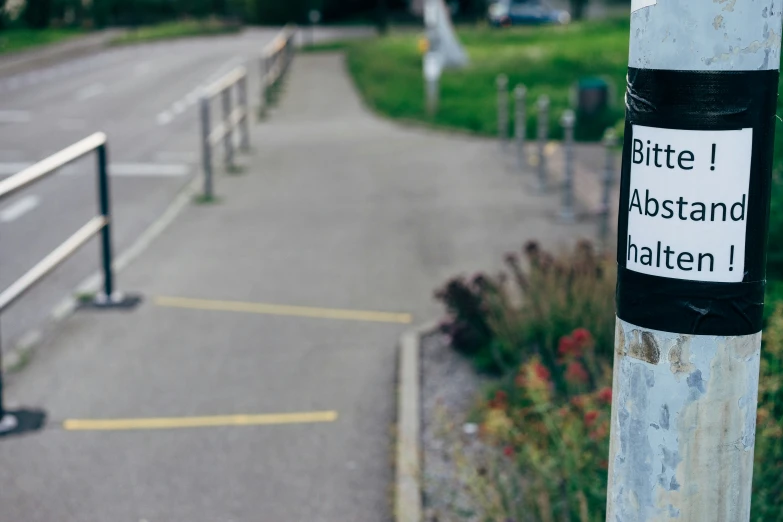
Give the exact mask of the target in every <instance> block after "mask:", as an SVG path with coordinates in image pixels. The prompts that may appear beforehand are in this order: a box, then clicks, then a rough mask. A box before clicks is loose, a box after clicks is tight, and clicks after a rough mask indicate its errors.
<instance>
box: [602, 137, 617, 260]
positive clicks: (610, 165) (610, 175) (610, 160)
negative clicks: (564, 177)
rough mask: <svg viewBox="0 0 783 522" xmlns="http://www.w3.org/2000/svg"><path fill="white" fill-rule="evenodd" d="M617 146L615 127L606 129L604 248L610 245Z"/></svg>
mask: <svg viewBox="0 0 783 522" xmlns="http://www.w3.org/2000/svg"><path fill="white" fill-rule="evenodd" d="M616 146H617V137H616V136H615V132H614V129H612V128H609V129H606V133H605V134H604V147H606V150H605V155H606V165H605V167H604V179H603V195H602V197H601V209H600V214H601V216H600V217H601V230H600V233H599V236H600V239H601V245H602V248H607V247H608V246H609V219H610V217H611V212H610V211H609V209H610V207H609V201H610V199H611V197H612V186H613V185H614V148H615V147H616Z"/></svg>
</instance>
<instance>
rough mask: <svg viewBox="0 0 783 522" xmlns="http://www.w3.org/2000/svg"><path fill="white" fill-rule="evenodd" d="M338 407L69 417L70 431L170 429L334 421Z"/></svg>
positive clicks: (67, 424) (66, 423) (64, 424)
mask: <svg viewBox="0 0 783 522" xmlns="http://www.w3.org/2000/svg"><path fill="white" fill-rule="evenodd" d="M336 420H337V412H336V411H313V412H305V413H279V414H267V415H215V416H211V417H158V418H149V419H105V420H89V419H68V420H66V421H64V422H63V429H65V430H68V431H119V430H167V429H176V428H215V427H224V426H271V425H280V424H311V423H317V422H334V421H336Z"/></svg>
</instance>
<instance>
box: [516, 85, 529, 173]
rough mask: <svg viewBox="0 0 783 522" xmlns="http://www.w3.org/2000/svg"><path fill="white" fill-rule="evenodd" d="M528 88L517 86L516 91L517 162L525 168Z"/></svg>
mask: <svg viewBox="0 0 783 522" xmlns="http://www.w3.org/2000/svg"><path fill="white" fill-rule="evenodd" d="M526 103H527V87H525V86H524V85H517V86H516V88H515V89H514V137H515V138H516V143H517V162H518V163H519V168H520V169H524V168H525V159H526V157H525V132H526V131H527V110H526V107H525V104H526Z"/></svg>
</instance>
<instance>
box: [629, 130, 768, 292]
mask: <svg viewBox="0 0 783 522" xmlns="http://www.w3.org/2000/svg"><path fill="white" fill-rule="evenodd" d="M752 150H753V129H742V130H733V131H690V130H673V129H659V128H654V127H643V126H640V125H634V126H633V138H632V140H631V183H630V200H629V203H628V208H627V209H626V210H627V211H628V238H627V239H628V245H627V247H626V252H625V256H626V263H627V265H626V266H627V268H628V269H629V270H633V271H634V272H641V273H643V274H650V275H654V276H660V277H668V278H671V279H689V280H692V281H715V282H726V283H737V282H741V281H742V279H743V277H744V268H745V233H746V230H747V219H748V210H749V206H750V205H753V204H754V202H753V201H750V200H749V199H748V188H749V186H750V161H751V152H752Z"/></svg>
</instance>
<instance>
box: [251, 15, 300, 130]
mask: <svg viewBox="0 0 783 522" xmlns="http://www.w3.org/2000/svg"><path fill="white" fill-rule="evenodd" d="M295 36H296V26H295V25H293V24H288V25H286V26H285V27H283V29H282V30H281V31H280V33H278V35H277V36H275V38H274V39H273V40H272V41H271V42H269V43H268V44H267V45H265V46H264V49H263V51H262V52H261V60H260V64H259V69H260V72H261V82H260V85H261V116H262V117H263V116H264V115H265V114H266V109H267V107H268V106H269V102H270V100H269V93H270V89H271V88H272V87H273V86H274V85H275V84H276V83H277V82H278V81H279V80H280V79H281V78H282V77H283V75H284V74H285V73H286V71H287V70H288V67H289V66H290V65H291V60H292V59H293V55H294V37H295Z"/></svg>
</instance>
